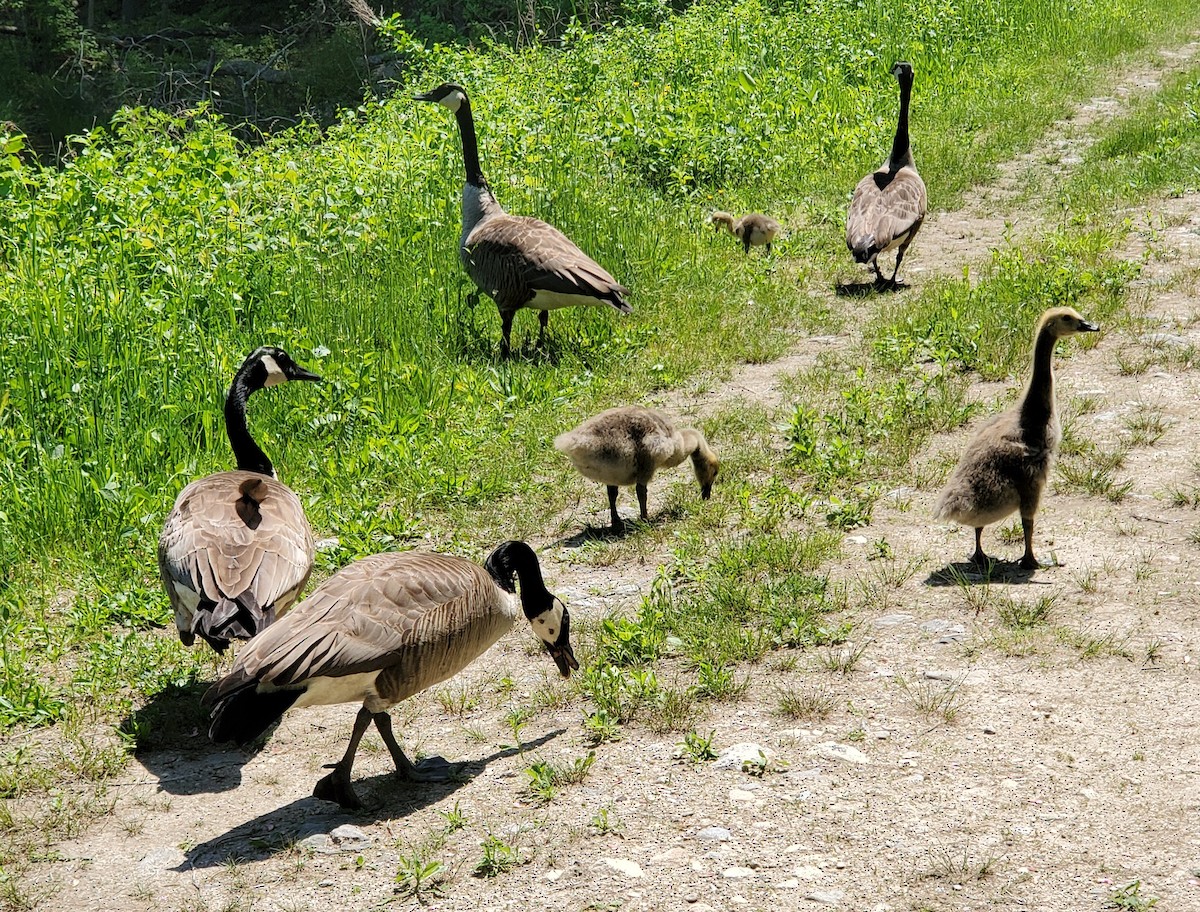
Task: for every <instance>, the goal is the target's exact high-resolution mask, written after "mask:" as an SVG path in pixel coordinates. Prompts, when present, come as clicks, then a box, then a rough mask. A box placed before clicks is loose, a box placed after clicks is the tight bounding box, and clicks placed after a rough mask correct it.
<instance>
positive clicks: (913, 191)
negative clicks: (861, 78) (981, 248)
mask: <svg viewBox="0 0 1200 912" xmlns="http://www.w3.org/2000/svg"><path fill="white" fill-rule="evenodd" d="M892 75H893V76H895V77H896V79H897V81H898V82H899V83H900V115H899V117H898V118H897V120H896V136H895V138H894V139H893V140H892V151H891V153H890V154H889V155H888V157H887V161H885V162H884V163H883V165H882V167H880V168H879V170H877V171H873V172H871V173H870V174H868V175H867V176H866V177H864V178H863V179H862V180H860V181H859V182H858V186H856V187H855V188H854V197H853V198H852V199H851V201H850V211H849V212H848V213H847V215H846V246H847V247H849V248H850V253H851V254H853V256H854V260H855V262H857V263H869V264H870V265H871V267H872V268H873V269H874V270H875V281H876V284H877V286H878V287H880V288H896V287H897V278H896V277H897V276H898V275H899V274H900V263H901V261H902V260H903V259H904V254H905V252H906V251H907V250H908V246H909V245H910V244H911V243H912V242H913V239H914V238H915V237H916V236H917V232H918V231H920V230H921V223H922V222H924V221H925V209H926V206H927V205H928V202H929V199H928V195H927V194H926V192H925V182H924V181H923V180H921V175H919V174H918V173H917V166H916V165H915V164H913V155H912V145H911V144H910V143H909V139H908V104H909V99H910V98H911V97H912V85H913V68H912V64H911V63H897V64H896V65H895V66H893V67H892ZM893 249H894V250H895V251H896V268H895V269H894V270H893V271H892V277H891V278H890V279H886V280H885V279H884V277H883V273H882V272H880V270H879V255H880V254H881V253H885V252H887V251H889V250H893Z"/></svg>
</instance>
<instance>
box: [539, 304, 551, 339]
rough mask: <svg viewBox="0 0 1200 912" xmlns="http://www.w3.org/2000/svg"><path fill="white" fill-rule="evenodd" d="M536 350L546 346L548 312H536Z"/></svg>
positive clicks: (548, 323) (548, 322)
mask: <svg viewBox="0 0 1200 912" xmlns="http://www.w3.org/2000/svg"><path fill="white" fill-rule="evenodd" d="M538 325H539V328H538V343H537V344H538V348H541V347H542V346H543V345H545V344H546V327H547V326H549V325H550V311H548V310H539V311H538Z"/></svg>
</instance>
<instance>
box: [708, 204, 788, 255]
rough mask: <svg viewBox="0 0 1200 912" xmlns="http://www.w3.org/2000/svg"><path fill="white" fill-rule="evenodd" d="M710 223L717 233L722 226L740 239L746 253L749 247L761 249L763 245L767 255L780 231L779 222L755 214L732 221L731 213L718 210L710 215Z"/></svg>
mask: <svg viewBox="0 0 1200 912" xmlns="http://www.w3.org/2000/svg"><path fill="white" fill-rule="evenodd" d="M712 223H713V227H714V228H715V229H716V230H717V231H720V230H721V228H722V226H724V228H725V230H726V231H728V232H729V233H730V234H732V235H733V236H734V237H736V238H738V239H740V240H741V242H742V246H743V247H745V248H746V253H749V252H750V248H751V247H761V246H763V245H764V244H765V245H766V247H767V253H770V252H771V242H772V241H773V240H775V238H777V237H778V236H779V232H780V230H781V229H780V227H779V222H777V221H775V219H773V218H771V217H770V216H767V215H760V214H759V213H757V212H751V213H750V214H749V215H743V216H742V217H741V218H740V219H734V217H733V215H732V214H731V213H729V212H722V211H720V210H719V209H718V210H717V211H716V212H714V213H713V214H712Z"/></svg>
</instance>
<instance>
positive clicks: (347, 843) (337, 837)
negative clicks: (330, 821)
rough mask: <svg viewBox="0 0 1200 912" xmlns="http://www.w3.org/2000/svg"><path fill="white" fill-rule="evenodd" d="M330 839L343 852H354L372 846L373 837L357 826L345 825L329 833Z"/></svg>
mask: <svg viewBox="0 0 1200 912" xmlns="http://www.w3.org/2000/svg"><path fill="white" fill-rule="evenodd" d="M329 838H330V839H332V840H333V842H334V845H336V846H337V847H338V848H339V849H340V850H341V851H343V852H354V851H357V850H359V849H364V848H366V847H367V846H369V845H370V844H371V837H370V836H368V835H367V834H366V833H364V832H363V831H362V830H360V829H359V828H358V827H356V826H352V825H351V824H349V823H343V824H342V825H341V826H339V827H334V828H333V829H332V830H330V831H329Z"/></svg>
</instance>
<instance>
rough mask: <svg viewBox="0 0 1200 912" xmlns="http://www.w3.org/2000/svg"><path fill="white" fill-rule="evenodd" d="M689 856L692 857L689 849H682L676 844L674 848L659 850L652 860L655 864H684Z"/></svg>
mask: <svg viewBox="0 0 1200 912" xmlns="http://www.w3.org/2000/svg"><path fill="white" fill-rule="evenodd" d="M689 858H691V854H690V853H689V852H688V851H687V849H681V848H679V847H678V846H676V847H675V848H673V849H667V850H666V851H665V852H659V853H658V854H657V855H655V856H653V857H652V858H651V859H650V861H651V863H653V864H683V863H684V862H685V861H687V860H688V859H689Z"/></svg>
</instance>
